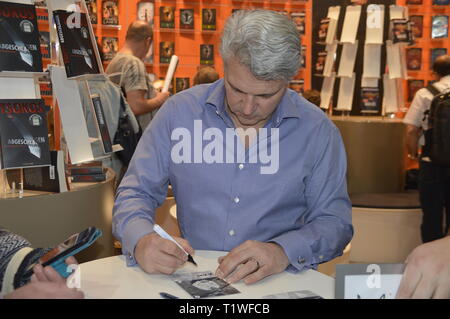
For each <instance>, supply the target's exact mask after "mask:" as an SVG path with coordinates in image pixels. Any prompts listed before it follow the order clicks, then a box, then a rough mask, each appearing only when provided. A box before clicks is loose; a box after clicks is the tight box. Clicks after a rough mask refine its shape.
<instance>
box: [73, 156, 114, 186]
mask: <svg viewBox="0 0 450 319" xmlns="http://www.w3.org/2000/svg"><path fill="white" fill-rule="evenodd" d="M68 175H69V176H70V181H71V182H72V183H98V182H104V181H106V168H104V167H103V165H102V162H98V161H96V162H90V163H84V164H80V165H70V166H69V168H68Z"/></svg>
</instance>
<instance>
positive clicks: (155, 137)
mask: <svg viewBox="0 0 450 319" xmlns="http://www.w3.org/2000/svg"><path fill="white" fill-rule="evenodd" d="M168 104H169V101H168V102H166V104H164V105H163V107H162V108H161V109H160V111H159V112H158V113H157V116H156V117H155V118H154V120H153V121H152V122H151V123H150V125H149V127H148V129H147V130H145V132H144V134H143V135H142V137H141V140H140V141H139V144H138V146H137V148H136V151H135V154H134V156H133V158H132V160H131V162H130V166H129V168H128V171H127V173H126V174H125V176H124V178H123V180H122V182H121V184H120V186H119V188H118V190H117V195H116V200H115V203H114V209H113V234H114V236H115V237H116V238H117V239H118V240H120V242H121V243H122V253H123V254H124V255H125V256H126V258H127V265H129V266H132V265H135V264H136V260H135V257H134V248H135V246H136V244H137V242H138V241H139V239H140V238H142V237H143V236H145V235H147V234H149V233H151V232H153V224H154V218H155V211H156V208H157V207H159V206H160V205H161V204H162V203H163V202H164V200H165V198H166V195H167V188H168V183H169V157H170V146H171V140H170V118H171V116H173V115H170V110H171V107H170V105H168Z"/></svg>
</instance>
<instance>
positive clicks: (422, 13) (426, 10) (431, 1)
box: [398, 0, 450, 107]
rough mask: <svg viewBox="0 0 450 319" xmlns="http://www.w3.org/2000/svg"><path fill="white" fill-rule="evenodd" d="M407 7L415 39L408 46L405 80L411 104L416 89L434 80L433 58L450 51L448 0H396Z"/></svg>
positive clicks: (408, 102)
mask: <svg viewBox="0 0 450 319" xmlns="http://www.w3.org/2000/svg"><path fill="white" fill-rule="evenodd" d="M398 2H399V3H400V4H401V5H405V6H406V7H407V8H408V11H409V19H410V21H411V22H413V24H412V31H413V35H414V37H415V43H414V44H413V45H411V46H409V47H408V48H407V51H406V61H407V68H408V80H407V81H405V83H404V87H405V97H404V98H405V100H406V101H407V106H408V107H409V105H410V104H411V101H412V99H413V98H414V95H415V93H416V92H417V91H418V90H419V89H421V88H423V87H426V86H428V85H429V84H431V83H433V81H434V78H433V75H432V64H433V61H434V60H435V59H436V58H437V57H438V56H440V55H443V54H448V53H449V52H450V41H449V38H448V36H449V35H448V20H449V16H450V1H448V0H398Z"/></svg>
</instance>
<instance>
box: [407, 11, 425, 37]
mask: <svg viewBox="0 0 450 319" xmlns="http://www.w3.org/2000/svg"><path fill="white" fill-rule="evenodd" d="M409 19H410V21H411V29H412V33H413V36H414V38H416V39H417V38H421V37H422V36H423V16H420V15H417V16H411V17H410V18H409Z"/></svg>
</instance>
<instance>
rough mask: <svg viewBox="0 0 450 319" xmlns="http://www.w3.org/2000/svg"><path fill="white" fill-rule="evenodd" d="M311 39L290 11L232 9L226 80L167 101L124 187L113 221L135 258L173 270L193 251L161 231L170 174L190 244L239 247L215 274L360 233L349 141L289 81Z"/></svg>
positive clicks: (304, 261)
mask: <svg viewBox="0 0 450 319" xmlns="http://www.w3.org/2000/svg"><path fill="white" fill-rule="evenodd" d="M300 50H301V45H300V39H299V34H298V32H297V30H296V27H295V24H294V23H293V22H292V21H290V20H289V19H288V18H286V17H285V16H283V15H281V14H278V13H275V12H272V11H265V10H254V11H246V10H241V11H238V12H236V13H234V14H233V15H232V16H231V17H230V18H229V19H228V20H227V22H226V25H225V29H224V32H223V37H222V45H221V55H222V57H223V59H224V79H221V80H218V81H216V82H214V83H212V84H204V85H197V86H195V87H193V88H191V89H189V90H185V91H183V92H180V93H179V94H176V95H175V96H173V97H172V98H170V99H169V100H168V101H167V102H166V103H165V106H164V107H163V108H162V109H161V110H160V111H159V112H158V114H157V116H156V117H155V119H154V120H153V121H152V122H151V124H150V126H149V128H148V130H147V131H146V132H145V133H144V135H143V137H142V141H141V143H140V145H139V147H138V149H137V151H136V153H135V157H134V159H133V160H132V162H131V164H130V167H129V170H128V172H127V174H126V175H125V177H124V179H123V182H122V184H121V185H120V186H119V189H118V193H117V199H116V203H115V207H114V220H113V231H114V234H115V235H116V237H117V238H119V239H120V240H121V242H122V249H123V253H124V254H125V255H126V256H127V264H128V265H134V264H136V263H138V264H139V265H140V267H141V268H142V269H143V270H145V271H146V272H148V273H165V274H170V273H173V272H174V271H175V270H176V269H177V268H178V267H179V266H181V265H182V264H184V263H185V262H186V260H187V256H186V255H185V253H184V252H183V251H182V250H181V249H179V248H178V247H177V246H176V245H175V244H174V243H172V242H170V241H169V240H166V239H163V238H161V237H159V236H158V235H157V234H156V233H154V232H153V230H152V229H153V225H154V216H155V209H156V208H157V207H158V206H159V205H161V204H162V202H163V201H164V199H165V196H166V190H167V186H168V184H169V182H170V183H171V185H172V187H173V191H174V196H175V199H176V202H177V217H178V221H179V225H180V229H181V232H182V234H183V237H184V238H176V240H177V241H178V242H179V243H180V244H181V245H182V246H183V247H184V249H185V250H186V251H187V252H188V253H190V254H193V253H194V248H195V249H204V250H220V251H229V253H228V254H227V255H226V256H224V257H221V258H220V259H219V267H218V269H217V271H216V275H217V276H219V277H221V278H225V279H226V280H227V281H229V282H231V283H232V282H236V281H239V280H243V281H244V282H245V283H247V284H249V283H253V282H256V281H259V280H261V279H262V278H264V277H266V276H269V275H271V274H275V273H279V272H282V271H284V270H288V271H293V272H298V271H301V270H303V269H308V268H315V267H316V266H317V264H319V263H321V262H325V261H327V260H330V259H332V258H335V257H337V256H339V255H340V254H342V251H343V249H344V248H345V246H346V245H347V244H348V242H349V241H350V239H351V237H352V234H353V228H352V225H351V204H350V201H349V198H348V194H347V187H346V177H345V175H346V156H345V150H344V146H343V143H342V140H341V137H340V134H339V132H338V130H337V129H336V127H335V126H334V125H333V124H332V123H331V122H330V121H329V120H328V118H327V117H326V116H325V115H324V114H323V112H322V111H321V110H320V109H318V108H317V107H316V106H315V105H312V104H311V103H309V102H307V101H306V100H305V99H304V98H302V97H299V95H298V94H297V93H296V92H294V91H292V90H290V89H288V83H289V80H291V79H292V78H293V77H294V76H295V75H296V74H297V72H298V70H299V67H300V57H301V56H300ZM269 150H270V152H269Z"/></svg>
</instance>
